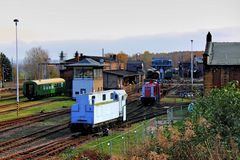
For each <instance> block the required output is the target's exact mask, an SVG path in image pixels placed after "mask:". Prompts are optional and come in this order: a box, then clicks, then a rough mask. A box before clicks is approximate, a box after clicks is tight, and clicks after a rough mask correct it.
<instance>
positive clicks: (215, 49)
mask: <svg viewBox="0 0 240 160" xmlns="http://www.w3.org/2000/svg"><path fill="white" fill-rule="evenodd" d="M207 54H208V55H209V57H208V65H240V42H211V43H210V44H209V48H208V53H207Z"/></svg>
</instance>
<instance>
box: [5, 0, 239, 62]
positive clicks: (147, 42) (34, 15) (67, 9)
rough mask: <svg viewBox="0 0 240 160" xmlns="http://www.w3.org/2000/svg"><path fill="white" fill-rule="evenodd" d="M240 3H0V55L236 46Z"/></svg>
mask: <svg viewBox="0 0 240 160" xmlns="http://www.w3.org/2000/svg"><path fill="white" fill-rule="evenodd" d="M239 6H240V1H239V0H0V7H1V14H0V52H3V53H5V54H6V55H7V57H8V58H9V59H13V60H14V59H15V42H16V41H15V34H16V33H15V24H14V22H13V19H15V18H17V19H19V23H18V28H17V29H18V46H19V57H20V59H23V58H24V57H25V53H26V51H28V50H30V49H31V48H32V47H39V46H40V47H41V48H43V49H45V50H47V51H48V52H49V55H50V57H51V59H58V56H59V53H60V52H61V51H63V52H64V53H66V56H67V58H72V57H73V55H74V53H75V52H76V51H78V52H80V53H84V54H86V55H101V49H102V48H104V49H105V52H112V53H118V52H120V51H123V52H125V53H128V54H130V55H131V54H135V53H138V52H140V53H142V52H144V51H145V50H148V51H150V52H154V53H156V52H157V53H159V52H171V51H184V50H190V48H191V46H190V45H191V44H190V40H191V39H193V40H194V44H193V50H204V48H205V39H206V34H207V32H208V31H210V32H211V33H212V36H213V41H227V42H229V41H237V42H240V18H239V17H240V10H239Z"/></svg>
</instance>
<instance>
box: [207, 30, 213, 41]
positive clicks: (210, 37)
mask: <svg viewBox="0 0 240 160" xmlns="http://www.w3.org/2000/svg"><path fill="white" fill-rule="evenodd" d="M208 42H212V35H211V33H210V32H208V34H207V43H208Z"/></svg>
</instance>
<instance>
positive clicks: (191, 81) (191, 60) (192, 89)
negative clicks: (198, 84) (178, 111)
mask: <svg viewBox="0 0 240 160" xmlns="http://www.w3.org/2000/svg"><path fill="white" fill-rule="evenodd" d="M191 82H192V90H193V40H191Z"/></svg>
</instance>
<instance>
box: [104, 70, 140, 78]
mask: <svg viewBox="0 0 240 160" xmlns="http://www.w3.org/2000/svg"><path fill="white" fill-rule="evenodd" d="M103 72H104V73H108V74H113V75H117V76H120V77H130V76H137V75H139V73H137V72H130V71H126V70H107V71H103Z"/></svg>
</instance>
